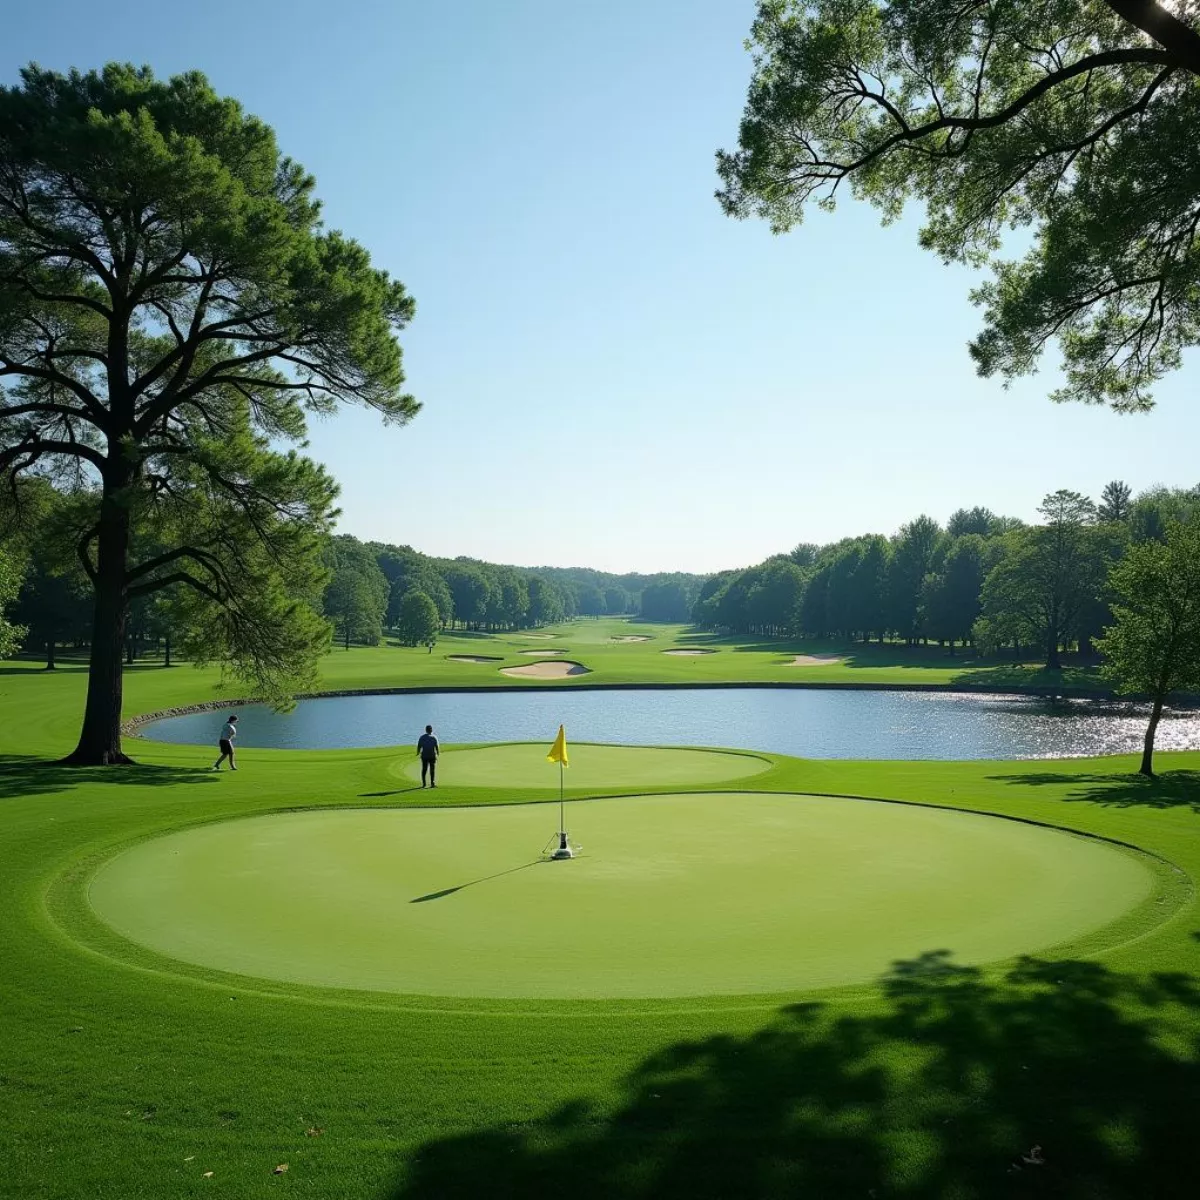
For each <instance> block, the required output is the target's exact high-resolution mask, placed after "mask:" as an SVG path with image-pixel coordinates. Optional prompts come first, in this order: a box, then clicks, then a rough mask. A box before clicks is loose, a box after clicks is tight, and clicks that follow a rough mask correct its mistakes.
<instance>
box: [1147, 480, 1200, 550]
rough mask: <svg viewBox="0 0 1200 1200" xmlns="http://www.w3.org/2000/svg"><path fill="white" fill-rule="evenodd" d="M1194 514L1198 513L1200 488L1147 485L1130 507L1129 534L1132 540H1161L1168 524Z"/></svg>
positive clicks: (1183, 519) (1191, 516) (1198, 514)
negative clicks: (1153, 486)
mask: <svg viewBox="0 0 1200 1200" xmlns="http://www.w3.org/2000/svg"><path fill="white" fill-rule="evenodd" d="M1196 516H1200V488H1167V487H1156V488H1150V489H1148V490H1147V491H1145V492H1143V493H1142V494H1141V495H1140V496H1138V497H1137V499H1136V500H1134V502H1133V505H1132V507H1131V508H1130V513H1129V532H1130V536H1131V538H1132V539H1133V541H1135V542H1145V541H1163V540H1164V539H1165V538H1166V536H1167V530H1168V529H1169V528H1170V527H1171V525H1172V524H1174V523H1175V522H1187V521H1190V520H1192V519H1193V518H1194V517H1196Z"/></svg>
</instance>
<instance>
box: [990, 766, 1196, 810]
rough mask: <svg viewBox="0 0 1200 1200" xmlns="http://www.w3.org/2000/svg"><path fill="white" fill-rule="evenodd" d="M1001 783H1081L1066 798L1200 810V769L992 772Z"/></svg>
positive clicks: (1023, 784) (1115, 806) (1093, 802)
mask: <svg viewBox="0 0 1200 1200" xmlns="http://www.w3.org/2000/svg"><path fill="white" fill-rule="evenodd" d="M990 778H991V779H994V780H996V781H997V782H1000V783H1015V784H1019V785H1021V786H1026V785H1030V786H1033V787H1037V786H1038V785H1039V784H1050V785H1057V786H1058V787H1063V786H1065V785H1070V784H1078V785H1080V786H1079V790H1078V791H1075V792H1071V793H1069V794H1068V795H1065V796H1064V797H1063V799H1064V800H1067V801H1080V800H1083V801H1086V802H1088V803H1090V804H1103V805H1107V806H1109V807H1112V808H1133V807H1135V806H1140V807H1143V808H1190V809H1191V810H1192V812H1200V771H1192V770H1178V771H1164V772H1163V773H1162V774H1161V775H1157V776H1155V778H1153V779H1147V778H1146V776H1145V775H1138V774H1136V773H1121V774H1117V773H1112V774H1107V773H1105V772H1102V771H1078V772H1075V773H1071V772H1069V771H1046V772H1042V773H1033V772H1031V773H1028V774H1021V773H1017V774H1012V775H992V776H990Z"/></svg>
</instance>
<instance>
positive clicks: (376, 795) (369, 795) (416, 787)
mask: <svg viewBox="0 0 1200 1200" xmlns="http://www.w3.org/2000/svg"><path fill="white" fill-rule="evenodd" d="M420 790H421V785H420V784H419V783H414V784H413V785H412V786H411V787H404V788H393V789H392V791H390V792H359V793H358V798H359V799H360V800H379V799H382V798H383V797H384V796H403V795H404V793H405V792H419V791H420Z"/></svg>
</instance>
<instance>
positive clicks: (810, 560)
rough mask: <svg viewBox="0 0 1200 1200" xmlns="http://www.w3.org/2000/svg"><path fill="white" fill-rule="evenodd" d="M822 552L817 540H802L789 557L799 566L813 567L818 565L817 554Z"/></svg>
mask: <svg viewBox="0 0 1200 1200" xmlns="http://www.w3.org/2000/svg"><path fill="white" fill-rule="evenodd" d="M820 553H821V547H820V546H818V545H817V544H816V543H815V542H801V543H800V544H799V545H797V546H796V547H795V548H794V549H793V550H792V551H791V553H790V554H789V555H788V557H789V558H790V559H791V560H792V562H794V563H795V564H796V566H798V567H812V566H815V565H816V562H817V555H818V554H820Z"/></svg>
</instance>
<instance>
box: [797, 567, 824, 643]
mask: <svg viewBox="0 0 1200 1200" xmlns="http://www.w3.org/2000/svg"><path fill="white" fill-rule="evenodd" d="M831 570H832V562H831V561H830V560H828V559H827V560H826V561H825V562H823V563H821V565H820V566H818V567H817V569H816V570H815V571H814V572H813V573H812V575H811V576H810V577H809V579H808V582H807V584H806V586H805V588H804V594H803V595H802V596H801V597H800V603H799V605H798V606H797V608H796V613H795V616H794V618H793V619H794V624H795V627H796V629H797V631H798V632H799V633H802V634H804V635H806V636H808V637H824V636H825V635H826V634H828V633H829V631H830V628H831V626H832V624H833V621H832V620H831V618H830V611H829V577H830V573H831Z"/></svg>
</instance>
